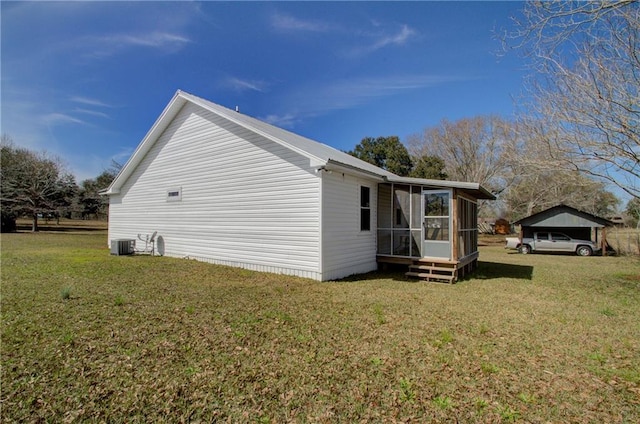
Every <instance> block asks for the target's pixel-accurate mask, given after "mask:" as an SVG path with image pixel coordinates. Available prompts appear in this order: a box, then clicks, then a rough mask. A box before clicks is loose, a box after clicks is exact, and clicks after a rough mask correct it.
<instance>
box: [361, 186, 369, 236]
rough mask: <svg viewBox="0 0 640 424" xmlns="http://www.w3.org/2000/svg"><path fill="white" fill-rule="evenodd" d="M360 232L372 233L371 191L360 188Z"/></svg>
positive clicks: (366, 188) (363, 187) (367, 188)
mask: <svg viewBox="0 0 640 424" xmlns="http://www.w3.org/2000/svg"><path fill="white" fill-rule="evenodd" d="M360 231H371V189H370V188H369V187H365V186H360Z"/></svg>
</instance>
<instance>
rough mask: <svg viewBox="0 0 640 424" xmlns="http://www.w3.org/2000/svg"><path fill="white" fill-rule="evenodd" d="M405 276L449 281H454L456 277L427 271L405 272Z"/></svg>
mask: <svg viewBox="0 0 640 424" xmlns="http://www.w3.org/2000/svg"><path fill="white" fill-rule="evenodd" d="M405 275H406V276H407V277H416V278H420V279H422V280H425V281H446V282H449V283H453V282H455V279H456V277H455V276H454V275H444V274H431V273H427V272H411V271H409V272H407V273H405Z"/></svg>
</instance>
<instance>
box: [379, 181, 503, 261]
mask: <svg viewBox="0 0 640 424" xmlns="http://www.w3.org/2000/svg"><path fill="white" fill-rule="evenodd" d="M413 180H415V179H413ZM415 181H421V180H415ZM428 181H429V182H431V180H428ZM458 184H466V185H468V184H470V183H458ZM454 185H455V183H452V182H444V181H443V187H438V186H434V185H431V184H430V185H425V184H417V183H396V182H392V183H384V184H380V185H379V186H378V210H377V220H378V221H377V223H378V226H377V231H378V238H377V239H378V245H377V255H378V256H377V257H378V262H382V263H385V262H386V263H406V264H415V263H416V262H419V261H423V262H429V263H431V264H432V265H431V268H435V267H442V265H443V264H447V265H452V266H453V268H455V269H456V270H458V269H460V267H466V266H467V265H468V264H470V263H473V264H472V266H471V267H470V268H475V261H476V260H477V257H478V227H477V220H478V203H477V199H478V197H480V196H481V198H491V197H493V196H491V194H489V193H487V192H486V190H484V189H482V190H480V188H478V189H476V191H477V192H474V191H473V190H471V189H469V188H461V187H455V186H454ZM476 186H477V185H476ZM478 187H479V186H478ZM478 194H479V195H480V196H478V197H475V196H474V195H478ZM420 267H423V265H420ZM425 267H426V265H425ZM423 269H427V268H423Z"/></svg>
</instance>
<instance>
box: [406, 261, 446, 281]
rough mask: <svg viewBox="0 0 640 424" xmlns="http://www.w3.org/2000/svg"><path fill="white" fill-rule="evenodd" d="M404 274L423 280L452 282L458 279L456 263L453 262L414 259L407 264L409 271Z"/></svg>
mask: <svg viewBox="0 0 640 424" xmlns="http://www.w3.org/2000/svg"><path fill="white" fill-rule="evenodd" d="M405 275H406V276H407V277H414V278H419V279H421V280H424V281H439V282H447V283H450V284H453V283H455V282H456V280H457V279H458V264H457V263H455V262H446V261H443V262H439V261H433V260H425V259H416V260H414V261H413V263H412V264H411V265H409V272H407V273H405Z"/></svg>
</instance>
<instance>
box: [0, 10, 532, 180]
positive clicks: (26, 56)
mask: <svg viewBox="0 0 640 424" xmlns="http://www.w3.org/2000/svg"><path fill="white" fill-rule="evenodd" d="M521 7H522V3H519V2H509V3H507V2H344V3H326V2H321V3H315V2H314V3H308V2H275V3H272V2H258V3H254V2H250V3H247V2H240V3H236V2H234V3H228V2H204V3H187V2H140V3H133V2H99V3H95V2H91V3H87V2H61V3H41V2H38V3H34V2H29V3H14V2H5V1H3V2H2V3H1V11H2V28H1V30H2V52H1V54H2V75H1V81H2V87H1V88H2V98H1V100H2V104H1V107H2V122H1V123H2V129H1V131H2V133H5V134H8V135H9V136H11V137H12V138H13V140H14V142H15V143H16V144H17V145H20V146H24V147H28V148H30V149H34V150H46V151H48V152H50V153H52V154H56V155H58V156H60V157H61V158H63V160H64V161H65V162H66V163H67V165H68V167H69V169H70V170H71V171H72V172H73V173H74V174H75V175H76V178H77V180H78V182H80V181H82V180H83V179H85V178H92V177H95V176H97V175H98V174H100V173H101V172H102V171H103V170H104V169H106V168H107V167H109V165H110V163H111V160H112V159H114V160H116V161H117V162H119V163H124V162H126V160H127V159H128V157H129V156H130V154H131V153H132V152H133V150H134V149H135V148H136V146H137V145H138V143H139V142H140V141H141V140H142V138H143V137H144V135H145V134H146V133H147V131H148V130H149V129H150V127H151V126H152V125H153V123H154V121H155V120H156V119H157V117H158V116H159V114H160V113H161V112H162V110H163V109H164V107H165V106H166V104H167V103H168V102H169V100H170V99H171V98H172V96H173V95H174V93H175V91H176V90H177V89H181V90H184V91H187V92H190V93H192V94H195V95H198V96H200V97H203V98H206V99H208V100H211V101H213V102H215V103H218V104H221V105H223V106H226V107H229V108H234V107H235V106H239V107H240V111H241V112H242V113H245V114H248V115H251V116H254V117H257V118H259V119H262V120H266V121H268V122H271V123H273V124H275V125H277V126H280V127H283V128H286V129H289V130H291V131H293V132H296V133H298V134H301V135H304V136H306V137H309V138H312V139H314V140H318V141H321V142H323V143H325V144H328V145H331V146H333V147H336V148H338V149H341V150H351V149H353V147H354V146H355V145H356V144H357V143H359V142H360V140H361V139H362V138H363V137H367V136H372V137H377V136H388V135H397V136H399V137H400V139H401V140H403V141H404V140H406V138H407V136H409V135H411V134H415V133H419V132H421V131H422V130H423V129H424V128H425V127H429V126H433V125H436V124H437V123H438V122H439V121H440V120H441V119H443V118H447V119H450V120H456V119H459V118H462V117H470V116H475V115H481V114H500V115H503V116H507V117H509V116H511V114H512V113H513V111H514V109H515V106H514V98H517V97H518V96H519V95H520V94H521V91H522V83H523V78H524V76H525V71H524V66H523V64H522V63H520V62H519V59H518V57H517V56H516V55H515V54H514V55H509V56H507V57H499V56H498V55H497V54H496V52H497V51H498V50H499V47H500V46H499V44H498V43H497V42H496V41H495V40H494V30H495V29H500V28H505V27H508V26H509V25H510V16H512V15H514V14H517V13H518V11H519V9H520V8H521Z"/></svg>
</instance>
